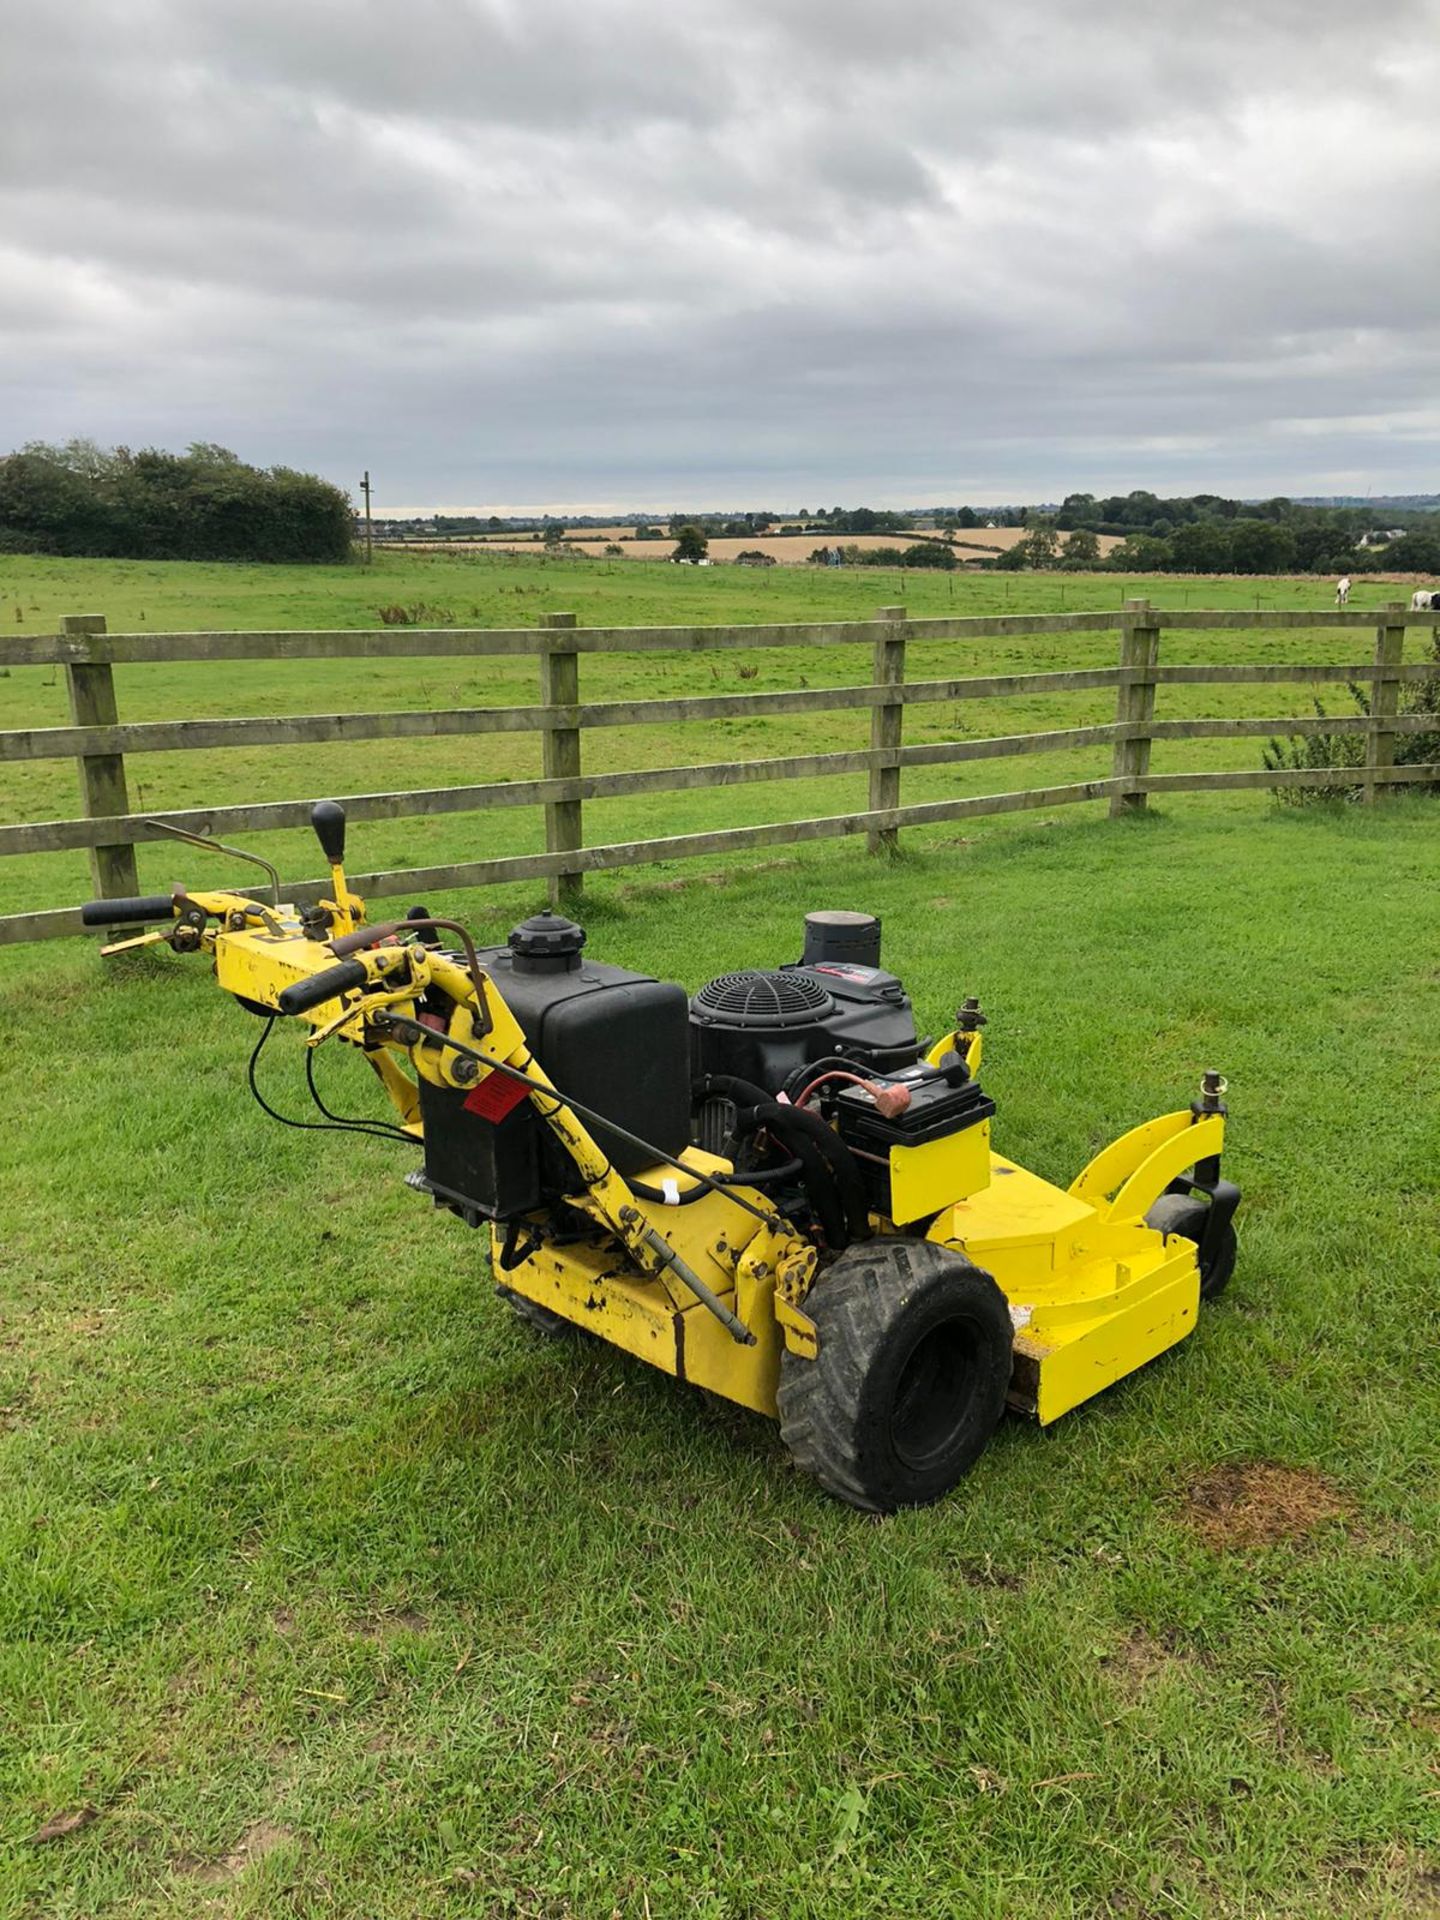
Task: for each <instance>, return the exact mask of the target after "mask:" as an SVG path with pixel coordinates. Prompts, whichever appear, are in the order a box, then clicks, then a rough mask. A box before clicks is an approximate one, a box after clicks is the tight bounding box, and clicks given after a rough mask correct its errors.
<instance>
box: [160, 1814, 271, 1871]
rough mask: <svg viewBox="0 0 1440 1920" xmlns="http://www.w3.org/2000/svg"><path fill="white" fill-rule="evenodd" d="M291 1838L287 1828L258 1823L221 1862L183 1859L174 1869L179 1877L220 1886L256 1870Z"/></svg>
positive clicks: (184, 1857)
mask: <svg viewBox="0 0 1440 1920" xmlns="http://www.w3.org/2000/svg"><path fill="white" fill-rule="evenodd" d="M294 1838H295V1836H294V1834H293V1833H292V1832H291V1831H290V1829H289V1827H281V1826H277V1825H276V1824H275V1822H274V1821H273V1820H257V1821H256V1822H255V1824H254V1826H253V1827H251V1828H250V1829H249V1830H248V1831H247V1832H246V1833H245V1834H244V1835H242V1837H241V1839H240V1840H239V1842H238V1844H237V1845H235V1846H234V1847H232V1848H231V1849H230V1851H229V1853H226V1854H222V1855H221V1857H220V1859H218V1860H196V1859H195V1858H194V1856H193V1855H182V1857H181V1858H180V1859H179V1860H177V1861H176V1862H175V1865H176V1867H177V1869H178V1870H179V1871H180V1872H181V1873H188V1874H190V1875H191V1876H192V1877H193V1878H194V1879H196V1880H198V1881H200V1882H201V1883H202V1884H203V1885H205V1886H221V1885H223V1884H224V1883H225V1882H226V1881H229V1880H238V1879H239V1877H240V1875H241V1874H242V1873H244V1872H245V1870H246V1868H247V1867H253V1866H255V1865H256V1864H257V1863H258V1862H259V1861H261V1860H263V1859H264V1858H265V1856H266V1855H267V1854H271V1853H273V1852H274V1851H275V1849H276V1848H277V1847H283V1846H285V1845H286V1844H287V1843H288V1842H289V1841H291V1840H293V1839H294Z"/></svg>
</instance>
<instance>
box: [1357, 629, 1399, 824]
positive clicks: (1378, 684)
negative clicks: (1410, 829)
mask: <svg viewBox="0 0 1440 1920" xmlns="http://www.w3.org/2000/svg"><path fill="white" fill-rule="evenodd" d="M1383 611H1384V612H1385V613H1403V612H1404V611H1405V603H1404V602H1403V601H1402V600H1387V601H1386V603H1385V606H1384V609H1383ZM1404 653H1405V629H1404V627H1402V626H1390V625H1388V624H1387V623H1384V622H1382V623H1381V625H1380V626H1378V627H1377V628H1376V629H1375V665H1376V667H1377V668H1378V669H1379V671H1378V672H1377V673H1376V675H1375V678H1374V681H1373V682H1372V684H1371V689H1370V725H1369V726H1368V727H1367V728H1366V730H1365V786H1364V790H1363V795H1364V799H1365V802H1366V805H1367V806H1373V805H1374V804H1375V799H1376V796H1377V795H1378V794H1380V793H1382V792H1383V791H1384V789H1385V786H1386V785H1388V784H1389V783H1388V782H1383V783H1382V782H1381V781H1379V780H1377V779H1376V778H1375V775H1376V773H1377V772H1378V771H1379V770H1380V768H1382V767H1393V766H1394V764H1395V735H1394V734H1393V733H1392V732H1391V731H1390V729H1389V728H1388V727H1387V726H1386V725H1385V722H1386V721H1387V720H1393V719H1394V718H1395V715H1396V713H1397V711H1398V710H1399V706H1400V682H1399V681H1398V680H1397V679H1395V678H1393V677H1392V676H1391V675H1389V674H1387V673H1386V671H1385V669H1386V668H1387V667H1398V666H1399V665H1400V662H1401V659H1402V658H1403V657H1404Z"/></svg>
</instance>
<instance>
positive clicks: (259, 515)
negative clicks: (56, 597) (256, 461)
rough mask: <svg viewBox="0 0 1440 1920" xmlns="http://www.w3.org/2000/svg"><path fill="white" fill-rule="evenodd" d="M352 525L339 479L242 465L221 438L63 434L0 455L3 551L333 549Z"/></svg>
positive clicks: (343, 549)
mask: <svg viewBox="0 0 1440 1920" xmlns="http://www.w3.org/2000/svg"><path fill="white" fill-rule="evenodd" d="M353 533H354V520H353V516H352V513H351V509H350V502H349V500H348V499H347V498H346V497H345V495H344V494H343V493H342V492H341V490H340V489H339V488H338V487H335V486H331V484H330V483H329V482H328V481H326V480H321V479H319V478H318V477H317V476H316V475H315V474H313V473H297V472H296V471H295V470H294V469H293V468H290V467H252V466H248V465H247V464H246V463H245V462H244V461H243V460H241V459H240V458H239V457H238V455H236V454H234V453H231V452H230V450H229V448H227V447H217V446H211V445H208V444H205V443H197V444H195V445H193V446H191V447H189V448H187V450H186V451H185V452H184V453H164V452H161V451H160V450H159V449H158V448H154V447H147V448H144V449H142V450H141V451H139V452H132V451H131V450H130V448H128V447H100V446H97V445H95V443H94V442H93V441H90V440H70V441H67V442H66V444H65V445H63V446H46V445H44V444H42V443H40V442H31V443H30V444H29V445H27V446H23V447H21V448H20V449H19V450H18V451H17V452H15V453H10V454H6V455H4V456H0V553H54V554H64V555H73V556H87V557H96V558H102V559H127V560H260V561H342V560H347V559H348V558H349V557H350V552H351V543H352V540H353Z"/></svg>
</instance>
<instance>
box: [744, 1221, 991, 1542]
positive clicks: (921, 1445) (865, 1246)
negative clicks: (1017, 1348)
mask: <svg viewBox="0 0 1440 1920" xmlns="http://www.w3.org/2000/svg"><path fill="white" fill-rule="evenodd" d="M805 1311H806V1313H808V1314H809V1316H810V1318H811V1319H812V1320H813V1321H814V1322H815V1327H816V1331H817V1333H818V1335H819V1350H818V1353H817V1356H816V1358H815V1359H813V1360H807V1359H802V1358H801V1357H800V1356H799V1355H797V1354H793V1353H790V1352H788V1351H787V1352H786V1353H784V1354H782V1356H781V1360H780V1391H779V1396H778V1401H779V1411H780V1434H781V1438H782V1439H783V1440H784V1442H785V1445H786V1446H787V1447H788V1449H789V1451H790V1455H791V1458H792V1459H793V1460H794V1462H795V1464H796V1465H797V1466H798V1467H800V1468H802V1469H803V1470H804V1471H805V1472H806V1473H809V1474H813V1475H814V1477H815V1478H816V1479H817V1480H818V1481H819V1482H820V1484H821V1486H823V1487H824V1488H825V1489H826V1491H827V1492H829V1493H833V1494H834V1495H835V1497H836V1498H837V1499H839V1500H843V1501H845V1502H846V1503H847V1504H848V1505H850V1506H852V1507H860V1508H862V1509H864V1510H865V1511H867V1512H870V1513H893V1512H894V1511H895V1510H896V1508H898V1507H923V1506H926V1505H928V1504H929V1502H930V1501H932V1500H938V1499H940V1498H941V1497H942V1495H944V1494H947V1493H949V1491H950V1489H951V1488H952V1487H953V1486H954V1485H955V1484H956V1482H957V1481H959V1480H960V1479H962V1478H963V1477H964V1475H965V1474H966V1473H968V1472H969V1470H970V1468H971V1467H972V1466H974V1464H975V1462H976V1461H977V1460H978V1459H979V1457H980V1455H981V1454H982V1453H983V1452H984V1450H985V1446H986V1443H987V1442H988V1440H989V1438H990V1435H991V1434H992V1433H993V1432H994V1430H995V1427H996V1425H997V1423H998V1421H999V1419H1000V1415H1001V1413H1002V1412H1003V1411H1004V1407H1005V1395H1006V1392H1007V1391H1008V1389H1009V1385H1010V1374H1011V1367H1012V1345H1013V1340H1014V1329H1013V1327H1012V1325H1011V1321H1010V1309H1009V1307H1008V1305H1007V1304H1006V1300H1005V1296H1004V1294H1003V1293H1002V1292H1001V1291H1000V1289H999V1287H997V1286H996V1284H995V1282H994V1281H993V1280H992V1279H991V1277H990V1275H989V1274H988V1273H982V1272H981V1270H980V1269H979V1267H976V1266H973V1265H972V1264H971V1262H970V1261H969V1260H967V1259H966V1258H965V1256H964V1255H963V1254H961V1253H957V1252H955V1251H954V1249H953V1248H950V1247H941V1246H937V1245H936V1244H935V1243H934V1242H933V1241H928V1240H905V1239H898V1238H896V1239H880V1240H869V1241H864V1242H862V1243H860V1244H859V1245H856V1246H852V1247H850V1248H849V1249H848V1250H847V1251H846V1252H845V1253H843V1254H841V1256H840V1258H839V1259H838V1260H837V1261H836V1262H835V1264H834V1265H833V1266H832V1267H830V1268H829V1269H828V1270H827V1272H826V1273H825V1274H823V1275H822V1277H821V1279H820V1280H819V1282H818V1283H817V1285H816V1286H815V1288H814V1290H813V1291H812V1292H811V1293H810V1295H809V1296H808V1297H807V1299H806V1302H805Z"/></svg>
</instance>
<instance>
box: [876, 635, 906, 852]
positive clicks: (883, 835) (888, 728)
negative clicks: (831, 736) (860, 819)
mask: <svg viewBox="0 0 1440 1920" xmlns="http://www.w3.org/2000/svg"><path fill="white" fill-rule="evenodd" d="M875 617H876V619H877V620H881V621H883V622H884V628H883V631H882V632H881V633H880V634H879V635H878V636H877V638H876V641H875V678H874V684H875V685H876V686H877V687H899V686H903V685H904V681H905V609H904V607H881V609H880V611H879V613H877V614H876V616H875ZM904 727H905V706H904V703H903V701H899V700H887V701H885V702H884V703H883V704H882V705H880V706H876V707H872V708H871V709H870V746H871V749H872V751H877V752H882V753H885V752H889V753H894V752H896V751H897V750H898V749H899V746H900V741H901V737H902V735H903V732H904ZM899 804H900V766H899V762H898V761H897V762H896V763H895V765H893V766H888V767H886V766H872V767H871V769H870V811H871V813H878V812H879V811H880V810H881V809H882V808H889V807H898V806H899ZM868 839H869V845H870V851H871V853H890V854H894V853H898V852H899V851H900V829H899V828H898V827H879V828H876V829H875V830H874V831H873V832H872V833H870V834H869V836H868Z"/></svg>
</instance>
